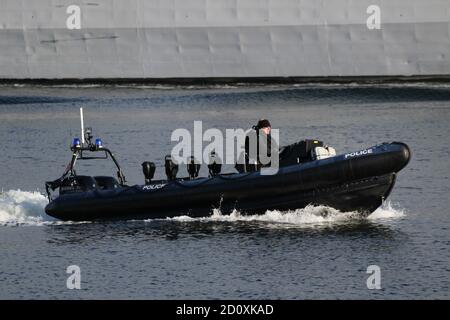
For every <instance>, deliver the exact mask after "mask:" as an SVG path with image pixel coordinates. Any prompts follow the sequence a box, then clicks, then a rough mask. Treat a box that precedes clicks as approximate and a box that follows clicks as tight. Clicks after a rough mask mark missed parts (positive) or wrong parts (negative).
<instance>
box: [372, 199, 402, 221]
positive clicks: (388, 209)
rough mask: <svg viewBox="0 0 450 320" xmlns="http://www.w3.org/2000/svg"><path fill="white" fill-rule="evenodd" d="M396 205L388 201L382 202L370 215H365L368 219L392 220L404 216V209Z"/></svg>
mask: <svg viewBox="0 0 450 320" xmlns="http://www.w3.org/2000/svg"><path fill="white" fill-rule="evenodd" d="M396 206H397V205H393V204H392V203H391V202H390V201H386V202H385V203H383V205H382V206H381V207H379V208H378V209H377V210H375V211H374V212H373V213H372V214H371V215H369V216H368V217H367V219H369V220H393V219H399V218H402V217H404V216H405V210H404V209H402V208H400V207H399V206H398V208H395V207H396Z"/></svg>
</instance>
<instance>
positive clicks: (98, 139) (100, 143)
mask: <svg viewBox="0 0 450 320" xmlns="http://www.w3.org/2000/svg"><path fill="white" fill-rule="evenodd" d="M95 146H96V147H97V148H102V147H103V142H102V139H100V138H97V139H95Z"/></svg>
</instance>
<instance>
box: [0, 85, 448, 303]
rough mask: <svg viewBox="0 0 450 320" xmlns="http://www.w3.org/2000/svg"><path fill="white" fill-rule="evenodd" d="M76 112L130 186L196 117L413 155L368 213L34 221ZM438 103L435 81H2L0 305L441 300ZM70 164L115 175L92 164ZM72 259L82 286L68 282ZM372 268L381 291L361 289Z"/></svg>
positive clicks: (65, 155)
mask: <svg viewBox="0 0 450 320" xmlns="http://www.w3.org/2000/svg"><path fill="white" fill-rule="evenodd" d="M79 107H84V113H85V126H87V127H93V130H94V136H95V137H97V136H99V137H101V138H102V140H103V142H104V144H105V146H107V147H109V148H111V149H112V150H113V151H114V153H115V155H116V156H117V158H118V160H119V162H120V163H121V164H122V167H123V170H124V172H125V174H126V176H127V179H128V182H129V183H131V184H132V183H141V184H142V183H143V182H144V177H143V176H142V171H141V167H140V164H141V163H142V162H143V161H144V160H148V161H154V162H155V163H156V164H157V166H158V167H157V172H156V177H158V178H162V177H164V169H163V168H162V166H163V163H164V162H163V161H164V156H165V155H166V154H169V153H170V151H171V147H172V146H173V145H174V143H171V141H170V136H171V132H172V131H173V130H175V129H177V128H186V129H188V130H191V129H193V122H194V121H196V120H201V121H202V122H203V128H204V129H205V130H206V129H207V128H218V129H220V130H225V129H226V128H244V129H245V128H249V127H251V126H252V125H254V124H255V122H256V121H257V120H258V119H259V118H262V117H264V118H268V119H269V120H270V121H271V123H272V126H273V127H274V128H279V129H280V140H281V141H280V144H281V145H286V144H289V143H293V142H295V141H298V140H300V139H304V138H314V139H320V140H323V141H324V142H325V143H326V144H328V145H330V146H333V147H334V148H335V149H336V150H337V153H347V152H353V151H357V150H361V149H364V148H366V147H370V146H372V145H375V144H378V143H381V142H384V141H387V142H390V141H402V142H405V143H407V144H408V145H409V146H410V147H411V150H412V160H411V162H410V164H409V165H408V166H407V167H406V168H405V169H404V170H402V171H401V172H400V173H399V175H398V178H397V182H396V185H395V187H394V189H393V192H392V194H391V196H390V197H389V198H388V199H387V201H386V203H385V204H384V205H383V206H382V207H381V208H379V209H378V210H376V211H375V212H374V213H372V214H371V215H370V216H369V217H368V218H362V217H361V215H359V214H358V213H357V212H339V211H337V210H335V209H333V208H327V207H322V206H315V207H314V206H309V207H306V208H300V209H297V210H291V211H276V210H275V211H267V212H266V213H265V214H263V215H252V216H245V215H241V213H240V212H238V211H235V212H233V213H232V214H231V215H228V216H227V215H222V214H221V212H220V210H212V211H211V216H210V217H205V218H191V217H187V216H180V217H176V218H170V219H169V218H168V219H155V220H130V221H116V222H76V223H75V222H62V221H58V220H56V219H54V218H51V217H49V216H47V215H46V214H45V212H44V207H45V205H46V204H47V203H48V200H47V199H46V197H45V196H44V195H43V192H44V187H43V186H44V182H45V181H47V180H52V179H55V178H57V177H58V176H59V175H60V174H61V173H62V172H63V170H64V168H65V167H66V165H67V163H68V161H69V160H70V156H71V154H70V151H69V146H70V142H71V140H72V138H73V137H75V136H78V137H79V135H80V132H79V131H80V129H79ZM449 111H450V85H448V84H445V83H444V84H443V83H408V84H404V83H390V84H361V83H351V84H298V85H243V84H242V85H240V84H236V85H224V86H209V87H204V86H169V85H158V86H146V85H109V86H100V85H83V86H79V85H78V86H76V85H74V86H36V85H33V86H31V85H16V86H6V85H5V86H1V87H0V137H1V139H0V150H1V154H0V159H1V163H0V164H1V165H0V189H1V190H2V191H1V194H0V298H2V299H4V298H9V299H20V298H32V299H36V298H45V299H54V298H68V299H90V298H94V299H95V298H102V299H112V298H119V299H133V298H138V299H314V298H319V299H334V298H339V299H355V298H356V299H360V298H362V299H373V298H374V299H382V298H387V299H400V298H413V299H423V298H426V299H429V298H450V278H449V276H450V229H449V227H450V212H449V207H450V201H449V191H450V190H449V181H450V166H449V155H450V151H449V150H450V148H449V147H448V146H449V145H450V138H449V129H448V128H449V126H448V123H449V122H450V112H449ZM78 165H79V169H78V170H79V171H78V172H79V173H89V172H90V173H91V174H96V175H100V174H109V175H114V172H115V171H114V167H113V165H112V164H111V163H103V162H101V161H94V162H92V163H86V164H83V163H81V162H80V163H78ZM183 170H184V171H183ZM224 171H225V172H232V171H233V168H232V166H225V167H224ZM184 174H186V172H185V169H184V168H182V169H181V172H180V175H184ZM200 174H201V175H206V174H207V168H206V166H203V167H202V169H201V172H200ZM73 265H75V266H78V267H79V270H80V278H81V279H80V287H81V289H80V290H77V289H73V290H71V289H68V286H67V280H68V278H69V277H70V276H71V274H68V273H67V272H66V271H67V268H68V267H69V266H73ZM372 265H376V266H378V267H379V268H380V277H381V289H369V287H370V286H369V287H368V285H367V284H368V278H369V277H370V276H371V274H370V272H369V273H368V270H370V269H368V268H369V266H372Z"/></svg>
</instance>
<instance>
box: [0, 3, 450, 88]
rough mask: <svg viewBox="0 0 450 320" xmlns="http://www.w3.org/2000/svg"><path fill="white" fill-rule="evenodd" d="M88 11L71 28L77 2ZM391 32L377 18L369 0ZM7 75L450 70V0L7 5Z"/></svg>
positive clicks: (1, 58)
mask: <svg viewBox="0 0 450 320" xmlns="http://www.w3.org/2000/svg"><path fill="white" fill-rule="evenodd" d="M71 4H77V5H79V7H80V8H81V29H80V30H69V29H67V27H66V20H67V18H68V16H69V14H67V13H66V9H67V7H68V6H69V5H71ZM372 4H375V5H378V6H380V8H381V28H380V29H374V30H370V29H369V28H368V27H367V25H366V20H367V18H368V16H369V14H367V12H366V10H367V7H368V6H369V5H372ZM0 7H1V10H0V79H17V80H23V79H167V78H188V79H191V78H259V77H270V78H276V77H280V78H284V77H391V76H392V77H396V76H448V75H450V1H448V0H391V1H379V0H354V1H352V0H324V1H318V0H283V1H281V0H277V1H269V0H261V1H258V0H240V1H237V0H230V1H228V0H215V1H213V0H183V1H181V0H179V1H178V0H161V1H144V0H122V1H112V0H96V1H92V0H90V1H77V0H70V1H69V0H56V1H55V0H54V1H50V0H48V1H17V0H0Z"/></svg>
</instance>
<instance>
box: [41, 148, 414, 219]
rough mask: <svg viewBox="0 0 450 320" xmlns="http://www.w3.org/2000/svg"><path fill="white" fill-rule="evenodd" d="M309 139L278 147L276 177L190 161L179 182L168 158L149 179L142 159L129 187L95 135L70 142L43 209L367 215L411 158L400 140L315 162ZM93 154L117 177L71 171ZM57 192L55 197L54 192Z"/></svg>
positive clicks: (60, 212) (131, 214)
mask: <svg viewBox="0 0 450 320" xmlns="http://www.w3.org/2000/svg"><path fill="white" fill-rule="evenodd" d="M314 144H318V145H320V146H321V145H322V143H321V142H320V141H317V140H303V141H301V142H299V143H296V144H293V145H290V146H287V147H285V148H283V150H282V151H281V153H280V168H279V170H278V172H277V173H276V174H274V175H262V174H261V172H260V171H254V172H241V173H232V174H220V173H219V171H220V169H219V170H216V169H217V168H216V169H215V168H214V165H215V163H214V164H210V165H211V167H210V176H209V177H205V178H198V177H196V174H198V167H197V166H198V165H194V166H191V167H188V171H189V172H190V173H191V172H193V174H192V175H191V177H190V178H184V179H177V178H176V177H175V175H173V169H176V168H175V167H176V166H175V165H174V164H173V163H172V162H170V159H168V160H166V173H167V175H168V179H167V180H158V181H152V178H153V175H154V171H155V166H154V164H153V163H149V162H144V163H143V168H144V174H145V176H146V184H145V185H133V186H128V185H126V182H125V177H124V175H123V173H122V170H121V168H120V166H119V164H118V162H117V161H116V159H115V157H114V155H113V154H112V153H111V151H110V150H109V149H107V148H105V147H103V146H102V143H101V141H100V140H99V139H98V141H96V142H95V143H91V141H90V139H89V143H87V144H80V142H79V141H75V142H74V145H73V146H72V147H71V150H72V152H73V154H72V161H71V163H70V164H69V166H68V168H67V170H66V172H65V173H64V174H63V176H62V177H61V178H59V179H57V180H55V181H51V182H47V183H46V189H47V194H48V196H49V201H50V203H49V204H48V205H47V206H46V208H45V211H46V213H47V214H48V215H50V216H53V217H56V218H58V219H61V220H73V221H89V220H98V219H107V220H109V219H149V218H165V217H174V216H181V215H188V216H191V217H200V216H209V215H211V214H212V211H213V209H214V208H218V209H220V211H221V213H222V214H229V213H231V212H232V211H233V210H234V209H236V210H239V211H240V213H241V214H260V213H264V212H265V211H266V210H274V209H277V210H291V209H292V210H293V209H298V208H304V207H305V206H307V205H310V204H312V205H326V206H330V207H333V208H336V209H338V210H340V211H359V212H361V214H362V215H368V214H370V213H371V212H373V211H374V210H375V209H377V208H378V207H379V206H380V205H381V204H382V202H383V201H384V200H385V199H386V198H387V197H388V196H389V194H390V192H391V191H392V188H393V186H394V183H395V179H396V175H397V173H398V172H399V171H400V170H402V169H403V168H404V167H405V166H406V165H407V164H408V162H409V160H410V157H411V152H410V149H409V147H408V146H407V145H406V144H404V143H401V142H392V143H382V144H380V145H376V146H373V147H370V148H367V149H364V150H359V151H356V152H350V153H345V154H340V155H335V156H331V157H328V158H326V159H320V160H318V159H314V158H313V157H312V156H311V151H312V149H313V147H314ZM96 152H100V153H104V155H103V157H102V158H108V157H111V158H112V160H113V161H114V163H115V164H116V166H117V169H118V172H117V176H118V180H116V179H115V178H113V177H91V176H80V175H77V174H76V173H75V170H74V166H75V163H76V161H77V159H83V160H89V159H97V158H98V157H95V156H94V157H93V156H92V153H94V154H95V153H96ZM87 153H90V154H91V155H90V156H87V155H86V154H87ZM171 170H172V171H171ZM175 171H176V170H175ZM195 173H196V174H195ZM56 189H59V195H57V196H56V197H53V194H52V191H54V190H56Z"/></svg>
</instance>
